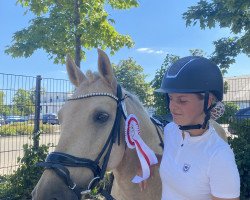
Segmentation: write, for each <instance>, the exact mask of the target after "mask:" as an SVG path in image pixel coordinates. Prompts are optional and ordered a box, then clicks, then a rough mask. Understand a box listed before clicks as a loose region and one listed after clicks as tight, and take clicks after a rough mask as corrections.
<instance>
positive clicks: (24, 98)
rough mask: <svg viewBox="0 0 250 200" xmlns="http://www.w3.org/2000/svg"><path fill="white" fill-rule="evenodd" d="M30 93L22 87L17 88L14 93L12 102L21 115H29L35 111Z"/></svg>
mask: <svg viewBox="0 0 250 200" xmlns="http://www.w3.org/2000/svg"><path fill="white" fill-rule="evenodd" d="M31 98H32V97H31V93H30V92H29V91H26V90H24V89H18V90H17V92H16V93H15V95H14V98H13V102H14V106H15V107H16V108H17V110H18V111H19V113H20V114H21V115H22V116H25V115H30V114H33V113H34V112H35V105H34V104H33V101H32V99H31Z"/></svg>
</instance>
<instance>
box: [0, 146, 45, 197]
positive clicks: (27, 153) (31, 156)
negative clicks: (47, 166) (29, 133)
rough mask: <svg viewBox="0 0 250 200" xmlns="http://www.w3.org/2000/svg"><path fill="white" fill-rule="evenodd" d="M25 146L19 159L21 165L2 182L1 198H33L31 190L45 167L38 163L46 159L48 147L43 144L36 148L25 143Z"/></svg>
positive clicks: (0, 188)
mask: <svg viewBox="0 0 250 200" xmlns="http://www.w3.org/2000/svg"><path fill="white" fill-rule="evenodd" d="M23 148H24V156H23V158H21V159H19V163H20V164H21V165H20V167H19V168H18V169H17V171H15V173H14V174H12V175H10V176H6V177H4V179H3V180H2V183H1V184H0V199H4V200H8V199H10V200H26V199H31V191H32V190H33V188H34V187H35V185H36V183H37V182H38V180H39V178H40V176H41V175H42V172H43V169H42V168H40V167H36V163H38V162H42V161H44V160H45V158H46V155H47V153H48V147H47V146H45V145H42V146H40V147H39V148H38V149H35V148H34V147H33V146H28V144H25V145H24V146H23Z"/></svg>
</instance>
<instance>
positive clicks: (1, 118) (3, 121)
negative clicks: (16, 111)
mask: <svg viewBox="0 0 250 200" xmlns="http://www.w3.org/2000/svg"><path fill="white" fill-rule="evenodd" d="M4 124H5V120H4V117H3V116H0V126H2V125H4Z"/></svg>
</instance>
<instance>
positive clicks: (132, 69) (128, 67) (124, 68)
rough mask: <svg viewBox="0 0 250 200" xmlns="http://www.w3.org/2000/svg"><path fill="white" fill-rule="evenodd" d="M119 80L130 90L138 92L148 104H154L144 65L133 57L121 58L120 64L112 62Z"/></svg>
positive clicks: (140, 97) (141, 98)
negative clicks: (139, 63)
mask: <svg viewBox="0 0 250 200" xmlns="http://www.w3.org/2000/svg"><path fill="white" fill-rule="evenodd" d="M112 66H113V69H114V73H115V76H116V78H117V81H118V82H119V83H120V84H121V85H122V86H123V87H124V88H125V89H127V90H128V91H130V92H132V93H134V94H136V95H137V96H138V97H139V99H140V100H141V101H142V102H143V103H144V104H145V105H147V106H150V105H152V102H153V100H152V93H153V91H152V89H151V88H150V84H149V83H147V82H146V80H145V79H146V77H147V76H146V75H145V74H144V73H143V67H141V66H140V65H138V64H137V63H136V61H134V60H133V59H132V58H129V59H127V60H121V61H120V62H119V64H118V65H115V64H112Z"/></svg>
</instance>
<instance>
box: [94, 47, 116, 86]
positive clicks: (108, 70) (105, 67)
mask: <svg viewBox="0 0 250 200" xmlns="http://www.w3.org/2000/svg"><path fill="white" fill-rule="evenodd" d="M98 70H99V73H100V76H101V77H102V79H104V80H105V81H107V82H108V83H109V84H110V85H111V86H112V87H114V88H116V85H117V82H116V78H115V75H114V72H113V69H112V66H111V63H110V60H109V58H108V56H107V54H106V53H105V52H104V51H102V50H101V49H98Z"/></svg>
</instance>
